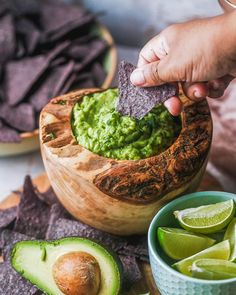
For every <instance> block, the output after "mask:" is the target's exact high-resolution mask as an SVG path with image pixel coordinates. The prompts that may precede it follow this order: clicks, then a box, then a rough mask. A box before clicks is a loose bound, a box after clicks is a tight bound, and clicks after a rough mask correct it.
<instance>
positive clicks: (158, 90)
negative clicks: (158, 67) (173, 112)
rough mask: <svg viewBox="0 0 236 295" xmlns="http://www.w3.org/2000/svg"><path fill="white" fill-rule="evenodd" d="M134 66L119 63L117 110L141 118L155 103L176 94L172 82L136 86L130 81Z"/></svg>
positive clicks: (124, 62)
mask: <svg viewBox="0 0 236 295" xmlns="http://www.w3.org/2000/svg"><path fill="white" fill-rule="evenodd" d="M134 70H135V66H133V65H132V64H130V63H128V62H126V61H122V62H121V63H120V65H119V72H118V73H119V100H118V104H117V110H118V111H119V112H120V113H121V114H122V115H123V116H130V117H133V118H136V119H142V118H143V117H144V116H145V115H146V114H147V113H148V112H150V111H151V110H152V109H153V108H154V107H155V106H156V105H158V104H160V103H163V102H165V101H166V100H167V99H168V98H170V97H172V96H174V95H176V94H177V89H176V86H175V85H174V84H164V85H160V86H155V87H136V86H134V85H133V84H132V83H131V81H130V75H131V73H132V72H133V71H134Z"/></svg>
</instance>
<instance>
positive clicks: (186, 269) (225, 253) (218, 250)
mask: <svg viewBox="0 0 236 295" xmlns="http://www.w3.org/2000/svg"><path fill="white" fill-rule="evenodd" d="M229 255H230V244H229V241H228V240H226V241H223V242H220V243H218V244H216V245H214V246H212V247H210V248H207V249H205V250H203V251H201V252H199V253H197V254H195V255H192V256H190V257H188V258H185V259H183V260H180V261H179V262H176V263H175V264H173V265H172V266H173V267H174V268H175V269H177V270H178V271H180V272H181V273H183V274H185V275H187V276H190V277H191V275H192V274H191V270H190V267H191V266H192V264H193V262H194V261H196V260H198V259H202V258H215V259H225V260H228V259H229Z"/></svg>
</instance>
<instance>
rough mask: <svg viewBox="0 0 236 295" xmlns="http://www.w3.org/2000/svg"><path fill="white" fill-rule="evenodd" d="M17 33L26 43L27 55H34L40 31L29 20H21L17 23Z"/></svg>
mask: <svg viewBox="0 0 236 295" xmlns="http://www.w3.org/2000/svg"><path fill="white" fill-rule="evenodd" d="M16 32H17V34H18V35H19V39H21V40H22V41H23V42H24V47H25V49H26V52H27V54H28V55H30V54H32V53H33V52H34V51H35V49H36V47H37V45H38V43H39V40H40V36H41V33H40V31H39V30H38V29H37V27H36V26H35V25H34V23H33V22H31V21H30V20H29V19H26V18H20V19H19V20H17V22H16Z"/></svg>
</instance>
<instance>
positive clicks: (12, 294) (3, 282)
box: [0, 261, 37, 295]
mask: <svg viewBox="0 0 236 295" xmlns="http://www.w3.org/2000/svg"><path fill="white" fill-rule="evenodd" d="M36 292H37V288H36V287H35V286H34V285H32V284H31V283H30V282H28V281H26V280H25V279H24V278H22V277H21V276H20V275H19V274H18V273H17V272H16V271H15V270H14V269H13V268H12V267H11V264H10V262H9V261H5V262H3V263H0V294H1V295H3V294H4V295H19V294H22V295H24V294H25V295H26V294H27V295H35V294H36Z"/></svg>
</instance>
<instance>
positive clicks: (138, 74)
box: [130, 69, 146, 86]
mask: <svg viewBox="0 0 236 295" xmlns="http://www.w3.org/2000/svg"><path fill="white" fill-rule="evenodd" d="M130 81H131V82H132V83H133V84H134V85H137V86H141V85H143V84H145V83H146V80H145V77H144V74H143V71H142V70H139V69H138V70H134V71H133V73H132V74H131V76H130Z"/></svg>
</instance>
